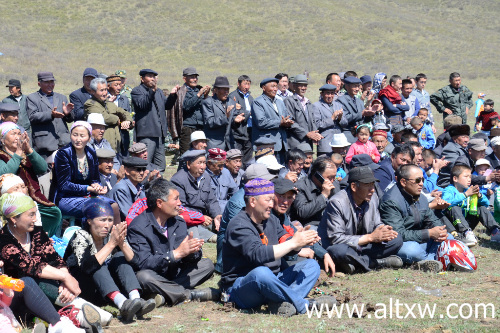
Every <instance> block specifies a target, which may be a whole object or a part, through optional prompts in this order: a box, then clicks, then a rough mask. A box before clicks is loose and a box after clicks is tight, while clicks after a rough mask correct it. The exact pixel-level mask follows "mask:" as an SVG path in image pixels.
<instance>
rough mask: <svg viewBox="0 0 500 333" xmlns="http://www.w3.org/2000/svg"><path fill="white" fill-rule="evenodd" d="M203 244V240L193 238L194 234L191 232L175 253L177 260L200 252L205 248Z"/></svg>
mask: <svg viewBox="0 0 500 333" xmlns="http://www.w3.org/2000/svg"><path fill="white" fill-rule="evenodd" d="M203 243H204V242H203V239H198V238H193V232H190V233H189V235H187V236H186V238H184V240H183V241H182V243H181V244H180V245H179V247H178V248H176V249H175V250H174V251H173V252H174V256H175V259H176V260H179V259H182V258H184V257H186V256H188V255H190V254H192V253H196V252H198V251H199V250H200V249H201V247H202V246H203Z"/></svg>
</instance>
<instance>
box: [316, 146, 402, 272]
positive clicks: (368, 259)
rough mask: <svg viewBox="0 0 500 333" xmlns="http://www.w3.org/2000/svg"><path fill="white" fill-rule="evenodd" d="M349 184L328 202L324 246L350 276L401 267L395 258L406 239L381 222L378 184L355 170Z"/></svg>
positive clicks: (321, 226) (368, 173)
mask: <svg viewBox="0 0 500 333" xmlns="http://www.w3.org/2000/svg"><path fill="white" fill-rule="evenodd" d="M358 156H361V155H358ZM348 181H349V186H348V187H347V188H346V189H345V190H342V191H340V192H339V193H337V194H335V195H334V196H333V197H332V198H331V199H330V201H329V202H328V206H327V207H326V210H325V213H324V214H323V218H322V219H321V222H320V224H319V227H318V234H319V235H320V237H321V245H323V247H324V248H325V249H327V250H328V253H330V255H331V256H332V257H333V261H334V262H335V264H336V265H337V267H338V268H339V269H340V270H342V271H343V272H345V273H347V274H353V273H355V272H356V271H357V272H368V271H370V270H372V269H377V268H400V267H402V266H403V261H402V260H401V258H399V257H398V256H396V255H395V254H396V253H397V252H398V251H399V249H400V248H401V246H402V245H403V238H402V237H401V236H400V235H398V233H397V232H396V231H394V230H393V229H392V227H391V226H389V225H385V224H384V223H382V221H381V220H380V214H379V212H378V204H379V197H378V196H377V195H376V194H375V182H378V180H377V179H376V178H375V177H374V176H373V172H372V170H371V169H370V167H368V166H360V167H355V168H353V169H351V171H350V172H349V180H348ZM374 194H375V195H374Z"/></svg>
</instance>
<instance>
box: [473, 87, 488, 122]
mask: <svg viewBox="0 0 500 333" xmlns="http://www.w3.org/2000/svg"><path fill="white" fill-rule="evenodd" d="M485 97H486V94H485V93H482V92H480V93H479V94H477V101H476V112H475V113H474V118H477V117H478V116H479V115H480V114H481V112H483V110H484V105H483V104H484V98H485Z"/></svg>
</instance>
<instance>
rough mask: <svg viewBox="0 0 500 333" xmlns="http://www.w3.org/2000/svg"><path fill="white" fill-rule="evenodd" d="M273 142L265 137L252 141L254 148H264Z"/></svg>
mask: <svg viewBox="0 0 500 333" xmlns="http://www.w3.org/2000/svg"><path fill="white" fill-rule="evenodd" d="M275 143H276V142H275V140H273V139H271V138H270V137H267V136H261V137H259V138H258V139H257V140H255V141H254V143H253V144H254V145H255V146H264V145H273V146H274V144H275Z"/></svg>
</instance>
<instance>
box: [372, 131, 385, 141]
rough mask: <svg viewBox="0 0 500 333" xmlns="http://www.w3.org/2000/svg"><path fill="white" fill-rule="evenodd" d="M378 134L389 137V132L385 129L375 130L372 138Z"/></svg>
mask: <svg viewBox="0 0 500 333" xmlns="http://www.w3.org/2000/svg"><path fill="white" fill-rule="evenodd" d="M376 135H380V136H383V137H384V138H386V139H387V132H386V131H384V130H376V131H373V134H372V138H373V137H374V136H376Z"/></svg>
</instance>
